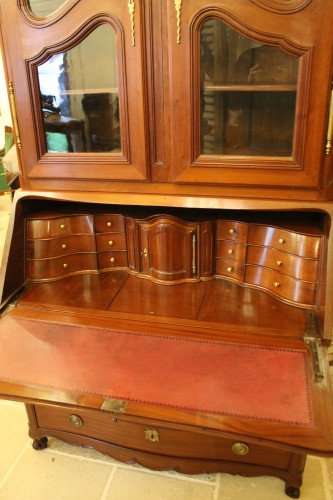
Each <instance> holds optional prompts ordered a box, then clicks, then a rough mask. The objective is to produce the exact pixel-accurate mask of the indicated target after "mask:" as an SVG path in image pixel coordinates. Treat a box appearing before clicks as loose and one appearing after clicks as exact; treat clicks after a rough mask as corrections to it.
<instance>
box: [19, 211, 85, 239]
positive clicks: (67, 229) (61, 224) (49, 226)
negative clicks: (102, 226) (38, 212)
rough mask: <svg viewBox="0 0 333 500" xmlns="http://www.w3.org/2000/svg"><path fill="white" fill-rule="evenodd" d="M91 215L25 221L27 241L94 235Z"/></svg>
mask: <svg viewBox="0 0 333 500" xmlns="http://www.w3.org/2000/svg"><path fill="white" fill-rule="evenodd" d="M93 221H94V219H93V216H92V215H70V216H68V217H49V218H45V219H44V218H43V219H29V220H28V221H27V237H28V239H38V238H58V237H62V236H69V235H73V234H94V222H93Z"/></svg>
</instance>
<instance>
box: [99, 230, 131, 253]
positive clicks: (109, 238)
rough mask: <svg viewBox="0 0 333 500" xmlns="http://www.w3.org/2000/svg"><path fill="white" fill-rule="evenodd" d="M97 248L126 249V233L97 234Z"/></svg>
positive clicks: (103, 249)
mask: <svg viewBox="0 0 333 500" xmlns="http://www.w3.org/2000/svg"><path fill="white" fill-rule="evenodd" d="M96 243H97V250H98V251H99V252H106V251H108V250H109V251H110V250H112V251H113V250H126V234H125V233H102V234H97V235H96Z"/></svg>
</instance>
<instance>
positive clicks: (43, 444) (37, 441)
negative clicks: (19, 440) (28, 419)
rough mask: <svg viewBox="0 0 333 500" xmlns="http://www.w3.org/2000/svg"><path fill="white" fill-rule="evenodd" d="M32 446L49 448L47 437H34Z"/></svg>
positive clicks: (36, 448)
mask: <svg viewBox="0 0 333 500" xmlns="http://www.w3.org/2000/svg"><path fill="white" fill-rule="evenodd" d="M32 447H33V449H34V450H44V449H45V448H47V437H42V438H40V439H34V441H33V443H32Z"/></svg>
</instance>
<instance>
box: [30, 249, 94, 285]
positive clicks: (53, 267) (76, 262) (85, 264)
mask: <svg viewBox="0 0 333 500" xmlns="http://www.w3.org/2000/svg"><path fill="white" fill-rule="evenodd" d="M89 271H97V259H96V253H81V254H71V255H66V256H64V257H56V258H54V259H41V260H27V278H28V279H31V280H42V279H52V278H58V277H62V276H66V275H68V274H73V273H83V272H89Z"/></svg>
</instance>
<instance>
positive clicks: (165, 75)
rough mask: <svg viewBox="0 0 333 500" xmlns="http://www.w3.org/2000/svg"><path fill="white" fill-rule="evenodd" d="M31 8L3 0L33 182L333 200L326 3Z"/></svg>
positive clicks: (163, 2) (26, 172)
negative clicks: (13, 30)
mask: <svg viewBox="0 0 333 500" xmlns="http://www.w3.org/2000/svg"><path fill="white" fill-rule="evenodd" d="M7 3H8V2H7ZM30 5H31V2H30ZM31 9H32V10H31ZM31 9H30V8H29V2H22V3H20V4H19V5H7V4H6V2H3V6H2V25H3V37H4V49H5V55H6V59H7V63H8V76H9V80H10V82H12V83H11V87H10V88H11V93H12V96H13V99H12V102H14V100H15V102H16V111H15V110H13V112H14V113H15V114H16V115H17V122H18V127H17V131H16V132H17V135H19V141H20V142H19V143H20V147H21V150H20V157H21V168H22V176H21V185H22V186H23V187H24V188H28V189H50V188H51V189H56V190H57V189H62V190H63V189H65V190H76V191H82V190H85V189H86V187H87V186H90V187H91V188H92V189H93V190H94V191H105V189H106V190H110V189H111V190H113V189H114V187H115V186H114V182H115V181H116V182H117V191H118V192H128V190H129V191H130V192H131V191H133V192H140V193H147V194H148V193H150V194H152V193H156V192H159V193H160V194H170V193H171V194H178V195H179V194H185V195H199V196H202V195H207V196H209V195H210V196H211V195H215V196H224V195H228V196H230V195H231V196H245V197H256V196H268V197H272V198H291V199H312V200H320V199H332V197H333V194H332V187H331V186H332V169H331V162H332V152H331V146H330V144H331V143H330V141H331V135H332V132H331V128H330V126H329V121H330V118H329V110H330V99H331V81H332V63H331V61H332V50H333V49H332V44H331V39H330V36H329V34H328V33H329V29H330V26H331V25H332V21H333V7H332V6H331V5H330V4H327V2H325V1H323V0H312V1H307V0H303V1H301V0H292V1H290V2H288V5H284V4H283V5H282V4H281V2H276V1H275V0H267V1H265V0H263V1H255V0H241V1H239V2H232V1H226V2H216V3H215V4H214V6H211V4H209V3H207V1H206V0H191V1H189V2H186V3H185V4H184V3H181V2H175V1H173V0H158V1H152V0H144V1H140V2H138V1H135V0H133V1H132V2H129V3H122V2H116V1H113V0H103V2H99V4H98V7H97V6H96V5H92V4H91V2H89V1H88V0H81V1H73V2H70V1H69V0H67V1H65V2H63V3H62V4H61V6H60V7H59V9H57V10H54V11H52V12H51V13H50V14H48V15H47V16H46V17H45V16H44V13H43V10H41V9H42V8H41V7H39V6H38V5H32V6H31ZM13 25H15V26H16V29H17V33H18V37H17V38H15V39H13V37H11V36H10V28H8V33H7V26H13ZM101 68H103V71H101ZM319 74H320V78H318V75H319ZM54 75H56V78H54ZM318 96H320V100H319V101H318V99H317V97H318ZM124 181H125V182H124ZM147 181H148V182H147ZM170 181H171V182H170ZM129 183H130V184H129ZM198 185H201V188H200V189H198ZM106 186H108V187H106Z"/></svg>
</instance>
